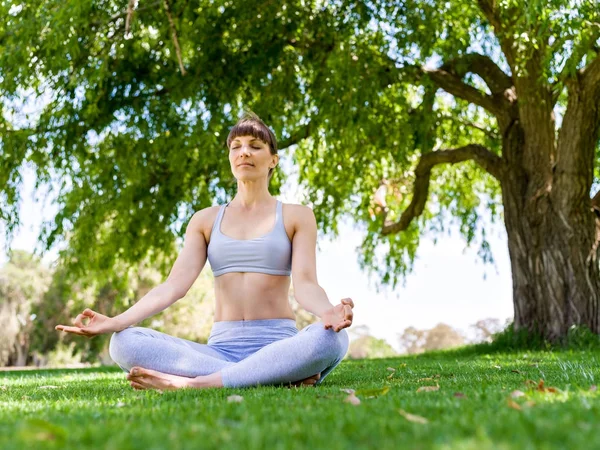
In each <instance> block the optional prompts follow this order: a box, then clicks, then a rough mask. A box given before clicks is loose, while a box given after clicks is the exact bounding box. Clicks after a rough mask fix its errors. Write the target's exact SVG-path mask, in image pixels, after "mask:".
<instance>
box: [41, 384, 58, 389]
mask: <svg viewBox="0 0 600 450" xmlns="http://www.w3.org/2000/svg"><path fill="white" fill-rule="evenodd" d="M57 388H58V386H51V385H48V386H40V387H39V388H38V389H57Z"/></svg>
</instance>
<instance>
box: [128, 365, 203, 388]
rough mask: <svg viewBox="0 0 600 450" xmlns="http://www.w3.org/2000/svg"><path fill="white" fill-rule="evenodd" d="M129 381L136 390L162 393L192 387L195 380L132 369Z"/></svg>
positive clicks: (140, 368) (139, 368) (141, 368)
mask: <svg viewBox="0 0 600 450" xmlns="http://www.w3.org/2000/svg"><path fill="white" fill-rule="evenodd" d="M127 379H128V380H129V381H131V383H130V384H131V387H133V388H134V389H136V390H142V389H158V390H160V391H164V390H173V389H181V388H184V387H191V381H192V380H193V378H187V377H180V376H178V375H171V374H168V373H162V372H157V371H156V370H150V369H144V368H143V367H132V368H131V370H130V371H129V373H128V374H127Z"/></svg>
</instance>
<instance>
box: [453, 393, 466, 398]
mask: <svg viewBox="0 0 600 450" xmlns="http://www.w3.org/2000/svg"><path fill="white" fill-rule="evenodd" d="M454 396H455V397H456V398H464V397H466V395H465V394H463V393H462V392H455V393H454Z"/></svg>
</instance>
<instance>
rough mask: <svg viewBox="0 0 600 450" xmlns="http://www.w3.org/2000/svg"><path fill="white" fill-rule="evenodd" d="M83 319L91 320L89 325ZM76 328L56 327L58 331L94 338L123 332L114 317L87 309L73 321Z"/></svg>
mask: <svg viewBox="0 0 600 450" xmlns="http://www.w3.org/2000/svg"><path fill="white" fill-rule="evenodd" d="M83 319H89V321H88V323H87V324H84V323H83ZM73 324H74V325H75V326H74V327H69V326H66V325H56V327H54V328H55V329H56V330H58V331H66V332H67V333H73V334H79V335H80V336H86V337H89V338H91V337H94V336H97V335H99V334H105V333H112V332H115V331H121V330H120V328H119V327H118V325H117V324H116V323H115V320H114V319H113V318H112V317H108V316H105V315H104V314H100V313H97V312H95V311H92V310H91V309H89V308H86V309H85V311H83V312H82V313H81V314H79V315H78V316H77V317H76V318H75V320H74V321H73Z"/></svg>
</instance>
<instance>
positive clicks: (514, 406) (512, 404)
mask: <svg viewBox="0 0 600 450" xmlns="http://www.w3.org/2000/svg"><path fill="white" fill-rule="evenodd" d="M506 404H507V405H508V407H509V408H512V409H516V410H518V411H521V410H522V409H523V408H521V405H519V404H518V403H517V402H515V401H514V400H511V399H510V398H509V399H508V401H507V402H506Z"/></svg>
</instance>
